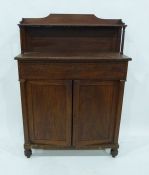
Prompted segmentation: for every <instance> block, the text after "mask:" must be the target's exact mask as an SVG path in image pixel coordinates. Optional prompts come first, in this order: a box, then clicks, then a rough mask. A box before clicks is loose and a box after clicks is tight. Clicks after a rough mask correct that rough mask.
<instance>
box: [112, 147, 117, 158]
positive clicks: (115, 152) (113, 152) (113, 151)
mask: <svg viewBox="0 0 149 175" xmlns="http://www.w3.org/2000/svg"><path fill="white" fill-rule="evenodd" d="M111 155H112V157H116V156H117V155H118V149H111Z"/></svg>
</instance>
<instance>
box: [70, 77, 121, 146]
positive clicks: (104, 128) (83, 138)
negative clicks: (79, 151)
mask: <svg viewBox="0 0 149 175" xmlns="http://www.w3.org/2000/svg"><path fill="white" fill-rule="evenodd" d="M117 91H118V84H117V82H114V81H113V82H112V81H105V82H102V81H94V80H93V81H92V80H91V81H85V80H76V81H74V91H73V95H74V99H73V123H74V128H73V145H74V146H76V147H77V148H80V147H99V146H100V145H101V144H108V143H112V142H113V139H114V138H113V137H114V123H115V117H116V115H115V113H116V111H115V109H116V103H117Z"/></svg>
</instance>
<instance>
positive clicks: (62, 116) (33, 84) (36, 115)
mask: <svg viewBox="0 0 149 175" xmlns="http://www.w3.org/2000/svg"><path fill="white" fill-rule="evenodd" d="M27 94H28V96H27V99H28V118H29V120H28V122H29V132H30V140H31V143H36V144H44V145H45V144H48V145H51V146H54V147H55V146H57V147H59V146H60V147H61V146H62V147H67V146H70V145H71V128H72V126H71V123H72V82H71V81H63V80H53V81H52V80H51V81H28V82H27Z"/></svg>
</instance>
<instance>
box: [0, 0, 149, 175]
mask: <svg viewBox="0 0 149 175" xmlns="http://www.w3.org/2000/svg"><path fill="white" fill-rule="evenodd" d="M49 13H91V14H95V15H96V16H98V17H101V18H121V19H123V21H124V22H125V23H126V24H127V25H128V27H127V29H126V39H125V49H124V53H125V54H126V55H128V56H130V57H132V58H133V61H132V62H129V71H128V77H127V82H126V88H125V97H124V103H123V113H122V121H121V131H120V149H119V152H120V153H119V156H118V157H117V158H116V159H112V158H111V156H109V154H108V150H107V152H105V151H46V153H45V152H43V151H41V150H39V151H33V154H34V155H33V156H32V158H31V159H26V158H25V157H24V155H23V126H22V115H21V103H20V91H19V82H18V72H17V63H16V61H14V56H16V55H17V54H19V53H20V40H19V28H18V26H17V24H18V23H19V21H20V20H21V18H22V17H45V16H47V15H48V14H49ZM148 32H149V2H148V0H5V1H3V0H0V174H1V175H3V174H5V175H9V174H11V175H13V174H15V175H20V174H21V175H23V174H28V175H31V174H32V175H33V174H35V173H36V174H37V175H38V174H54V175H55V174H72V175H73V174H75V175H76V174H77V175H78V174H80V175H91V174H102V175H104V174H109V173H113V174H115V175H117V174H135V175H140V174H141V175H146V174H149V102H148V99H149V57H148V52H149V42H148V40H149V35H148ZM39 155H40V156H39Z"/></svg>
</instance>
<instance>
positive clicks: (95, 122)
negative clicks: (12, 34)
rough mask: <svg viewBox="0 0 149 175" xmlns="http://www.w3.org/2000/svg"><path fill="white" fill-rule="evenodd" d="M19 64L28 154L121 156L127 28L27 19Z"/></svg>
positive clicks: (112, 22) (114, 23)
mask: <svg viewBox="0 0 149 175" xmlns="http://www.w3.org/2000/svg"><path fill="white" fill-rule="evenodd" d="M19 27H20V38H21V54H20V55H18V56H16V57H15V59H16V60H17V61H18V70H19V81H20V89H21V101H22V113H23V125H24V138H25V143H24V149H25V151H24V152H25V155H26V156H27V157H28V158H29V157H30V156H31V154H32V151H31V149H32V148H41V149H105V148H110V149H111V155H112V157H115V156H116V155H117V154H118V147H119V145H118V135H119V127H120V118H121V109H122V101H123V92H124V84H125V81H126V76H127V66H128V61H129V60H131V58H130V57H127V56H125V55H123V47H124V35H125V28H126V25H125V24H124V23H123V22H122V20H119V19H100V18H97V17H96V16H94V15H81V14H50V15H49V16H47V17H45V18H23V19H22V21H21V22H20V24H19Z"/></svg>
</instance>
